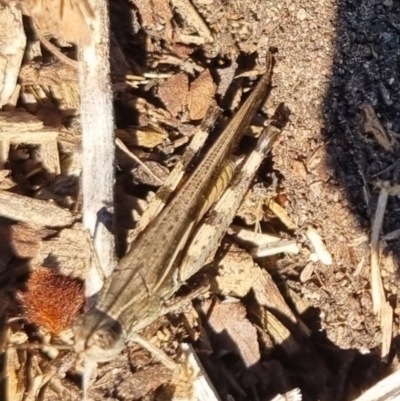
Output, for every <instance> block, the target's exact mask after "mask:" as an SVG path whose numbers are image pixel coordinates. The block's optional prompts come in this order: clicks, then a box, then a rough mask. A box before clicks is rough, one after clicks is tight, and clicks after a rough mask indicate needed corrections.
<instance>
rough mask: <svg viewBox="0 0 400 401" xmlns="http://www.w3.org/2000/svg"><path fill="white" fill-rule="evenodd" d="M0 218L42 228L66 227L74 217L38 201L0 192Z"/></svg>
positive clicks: (51, 205) (69, 213) (58, 208)
mask: <svg viewBox="0 0 400 401" xmlns="http://www.w3.org/2000/svg"><path fill="white" fill-rule="evenodd" d="M0 216H3V217H7V218H8V219H11V220H14V221H20V222H24V223H29V224H34V225H38V226H44V227H66V226H69V225H71V224H72V223H73V222H74V220H75V217H74V216H73V215H72V214H71V212H70V211H69V210H66V209H62V208H60V207H59V206H57V205H55V204H53V203H51V202H45V201H42V200H38V199H33V198H29V197H27V196H22V195H18V194H14V193H12V192H7V191H0Z"/></svg>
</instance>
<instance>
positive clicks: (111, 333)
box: [74, 308, 125, 362]
mask: <svg viewBox="0 0 400 401" xmlns="http://www.w3.org/2000/svg"><path fill="white" fill-rule="evenodd" d="M74 339H75V351H76V352H77V353H81V354H84V356H85V357H87V358H89V359H91V360H92V361H95V362H107V361H110V360H111V359H113V358H115V357H116V356H117V355H118V354H119V353H120V352H121V351H122V350H123V349H124V347H125V341H124V335H123V331H122V327H121V325H120V324H119V323H118V322H117V321H116V320H114V319H113V318H111V317H110V316H109V315H107V314H106V313H104V312H102V311H100V310H99V309H96V308H93V309H92V310H90V311H89V312H88V313H86V314H84V315H81V316H79V317H78V318H77V319H76V321H75V324H74Z"/></svg>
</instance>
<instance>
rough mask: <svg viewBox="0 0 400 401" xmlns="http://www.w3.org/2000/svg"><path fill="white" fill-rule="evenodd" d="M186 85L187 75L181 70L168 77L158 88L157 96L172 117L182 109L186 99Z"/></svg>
mask: <svg viewBox="0 0 400 401" xmlns="http://www.w3.org/2000/svg"><path fill="white" fill-rule="evenodd" d="M188 86H189V80H188V77H187V75H186V74H184V73H183V72H181V73H180V74H176V75H173V76H172V77H171V78H169V79H168V80H167V81H166V82H165V83H164V84H163V85H161V86H160V88H159V90H158V96H159V97H160V99H161V101H162V102H163V103H164V105H165V107H166V108H167V110H168V111H169V112H170V113H171V115H173V116H174V117H176V116H177V115H178V114H179V113H181V112H182V111H184V108H185V106H186V104H187V101H188V92H189V88H188Z"/></svg>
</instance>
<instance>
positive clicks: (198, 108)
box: [189, 70, 217, 120]
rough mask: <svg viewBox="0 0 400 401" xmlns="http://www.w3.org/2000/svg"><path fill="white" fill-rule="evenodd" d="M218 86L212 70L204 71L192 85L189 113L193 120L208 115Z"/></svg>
mask: <svg viewBox="0 0 400 401" xmlns="http://www.w3.org/2000/svg"><path fill="white" fill-rule="evenodd" d="M216 89H217V87H216V85H215V84H214V81H213V79H212V77H211V74H210V71H209V70H205V71H203V72H202V73H201V74H200V75H199V76H198V77H197V78H196V79H195V80H194V81H193V82H192V84H191V85H190V93H189V113H190V118H191V119H192V120H201V119H202V118H204V116H205V115H206V112H207V110H208V108H209V107H210V104H211V101H212V100H213V98H214V94H215V91H216Z"/></svg>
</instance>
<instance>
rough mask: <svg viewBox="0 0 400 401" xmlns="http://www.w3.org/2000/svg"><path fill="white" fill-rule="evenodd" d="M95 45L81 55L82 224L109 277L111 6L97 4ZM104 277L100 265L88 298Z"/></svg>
mask: <svg viewBox="0 0 400 401" xmlns="http://www.w3.org/2000/svg"><path fill="white" fill-rule="evenodd" d="M90 3H91V6H92V7H93V11H94V15H95V19H94V21H92V41H91V44H90V45H87V46H82V47H81V49H80V54H79V56H80V57H79V83H80V90H81V125H82V158H83V171H82V197H83V209H82V212H83V224H84V226H85V227H86V228H87V229H89V231H90V233H91V235H92V236H93V237H94V246H95V250H96V252H97V255H98V259H99V261H100V263H101V268H102V271H103V273H104V275H105V276H109V275H110V274H111V273H112V271H113V270H114V267H115V266H116V257H115V243H114V184H115V174H114V165H115V149H114V114H113V103H112V91H111V83H110V61H109V35H110V32H109V16H108V2H106V1H105V0H103V1H101V0H100V1H96V2H95V1H92V2H90ZM101 287H102V277H100V273H99V272H98V269H96V267H95V266H93V267H92V269H91V273H90V274H89V277H88V278H87V281H86V295H88V296H90V295H93V294H94V293H96V292H98V291H99V290H100V288H101Z"/></svg>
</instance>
